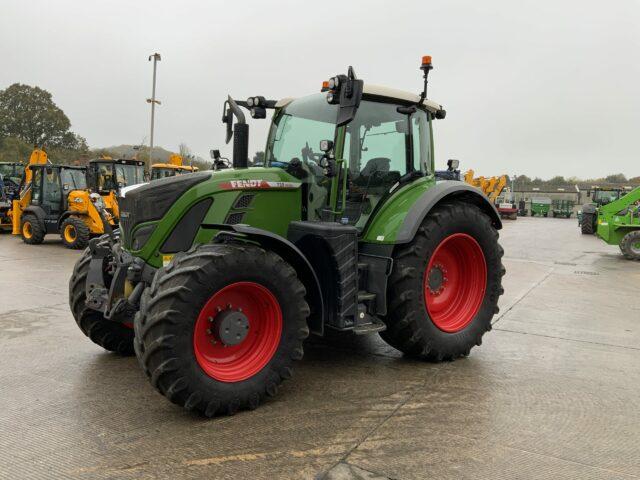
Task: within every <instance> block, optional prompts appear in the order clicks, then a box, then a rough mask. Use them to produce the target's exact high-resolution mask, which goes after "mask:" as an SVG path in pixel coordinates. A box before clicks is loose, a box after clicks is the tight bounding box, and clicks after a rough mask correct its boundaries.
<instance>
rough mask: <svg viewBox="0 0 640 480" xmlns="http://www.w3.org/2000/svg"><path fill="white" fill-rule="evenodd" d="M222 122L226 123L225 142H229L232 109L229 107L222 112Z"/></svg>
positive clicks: (231, 133)
mask: <svg viewBox="0 0 640 480" xmlns="http://www.w3.org/2000/svg"><path fill="white" fill-rule="evenodd" d="M222 123H226V124H227V136H226V139H225V143H229V142H230V141H231V137H232V136H233V111H232V110H231V109H230V108H227V109H226V110H224V113H223V114H222Z"/></svg>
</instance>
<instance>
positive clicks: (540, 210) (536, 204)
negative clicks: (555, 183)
mask: <svg viewBox="0 0 640 480" xmlns="http://www.w3.org/2000/svg"><path fill="white" fill-rule="evenodd" d="M529 209H530V210H531V216H532V217H535V216H536V215H539V216H541V217H547V216H549V211H550V210H551V199H550V198H549V197H533V198H531V202H530V203H529Z"/></svg>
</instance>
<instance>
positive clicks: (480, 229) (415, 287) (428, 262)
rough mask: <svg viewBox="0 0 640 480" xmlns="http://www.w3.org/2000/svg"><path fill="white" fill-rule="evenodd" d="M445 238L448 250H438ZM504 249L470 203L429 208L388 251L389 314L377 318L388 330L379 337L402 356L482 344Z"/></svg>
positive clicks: (451, 354) (455, 353)
mask: <svg viewBox="0 0 640 480" xmlns="http://www.w3.org/2000/svg"><path fill="white" fill-rule="evenodd" d="M445 245H446V246H447V247H446V248H448V249H449V251H448V256H447V255H445V253H447V250H441V249H442V248H445ZM440 252H444V253H440ZM503 253H504V251H503V250H502V247H501V246H500V245H499V244H498V232H497V231H496V230H495V228H494V227H493V226H492V224H491V221H490V219H489V217H488V216H487V215H486V214H484V213H483V212H482V211H481V210H480V209H479V208H478V207H477V206H475V205H472V204H469V203H462V202H455V203H446V204H443V205H439V206H438V207H436V208H435V209H434V210H433V211H432V212H431V213H430V214H429V215H428V216H427V218H425V220H424V221H423V222H422V225H421V226H420V228H419V229H418V232H417V233H416V236H415V238H414V239H413V241H412V242H411V243H408V244H406V245H399V246H397V247H396V249H395V251H394V255H393V258H394V266H393V271H392V273H391V276H390V278H389V287H388V298H389V309H388V311H389V313H388V315H387V316H386V318H385V319H384V321H385V323H386V325H387V330H386V331H384V332H381V333H380V335H381V337H382V338H383V339H384V340H385V341H386V342H387V343H388V344H389V345H391V346H392V347H395V348H397V349H398V350H400V351H402V352H404V353H405V354H406V355H409V356H412V357H419V358H422V359H425V360H430V361H437V362H439V361H442V360H453V359H455V358H457V357H460V356H466V355H468V354H469V351H470V350H471V349H472V348H473V347H474V346H475V345H480V344H481V343H482V336H483V335H484V333H485V332H487V331H489V330H491V319H492V318H493V316H494V315H495V314H496V313H498V311H499V309H498V298H499V297H500V295H502V293H503V292H504V290H503V288H502V276H503V275H504V273H505V268H504V266H503V265H502V260H501V259H502V255H503ZM439 259H443V260H442V262H441V263H442V265H443V266H440V265H439V264H438V262H440V260H439ZM434 261H435V262H436V263H435V264H434ZM445 267H446V268H445ZM436 269H440V270H441V272H440V274H438V275H435V277H439V278H440V280H442V282H441V284H440V285H439V286H438V285H432V283H431V282H432V272H433V271H434V270H436ZM436 273H438V272H436ZM447 275H449V277H450V278H449V279H447ZM483 280H484V282H485V284H484V285H482V284H481V282H482V281H483ZM433 288H435V289H436V290H435V291H434V290H433ZM438 296H440V297H439V298H438ZM468 298H469V299H471V302H469V301H468V300H467V299H468ZM449 299H453V300H455V301H451V302H449ZM456 299H457V300H456ZM447 302H449V304H448V305H447ZM443 303H444V305H443ZM436 307H437V309H436ZM451 312H453V313H455V314H457V316H455V315H449V313H451ZM448 318H455V319H458V320H457V321H455V322H454V321H447V319H448Z"/></svg>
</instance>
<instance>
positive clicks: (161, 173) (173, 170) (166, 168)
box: [150, 153, 198, 180]
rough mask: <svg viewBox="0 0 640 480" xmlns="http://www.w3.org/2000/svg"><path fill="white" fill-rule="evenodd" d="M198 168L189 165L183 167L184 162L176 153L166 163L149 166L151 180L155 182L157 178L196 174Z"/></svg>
mask: <svg viewBox="0 0 640 480" xmlns="http://www.w3.org/2000/svg"><path fill="white" fill-rule="evenodd" d="M197 171H198V167H193V166H191V165H184V161H183V158H182V156H181V155H178V154H176V153H173V154H171V156H170V157H169V162H168V163H154V164H153V165H151V176H150V178H151V180H157V179H159V178H166V177H174V176H176V175H183V174H185V173H193V172H197Z"/></svg>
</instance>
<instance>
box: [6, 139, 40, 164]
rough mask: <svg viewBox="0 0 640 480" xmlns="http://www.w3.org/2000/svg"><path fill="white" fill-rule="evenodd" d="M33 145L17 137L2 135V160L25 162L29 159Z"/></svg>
mask: <svg viewBox="0 0 640 480" xmlns="http://www.w3.org/2000/svg"><path fill="white" fill-rule="evenodd" d="M32 150H33V146H32V145H29V144H28V143H27V142H25V141H24V140H20V139H19V138H16V137H5V138H2V137H0V162H23V163H26V162H27V161H28V160H29V155H31V151H32Z"/></svg>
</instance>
